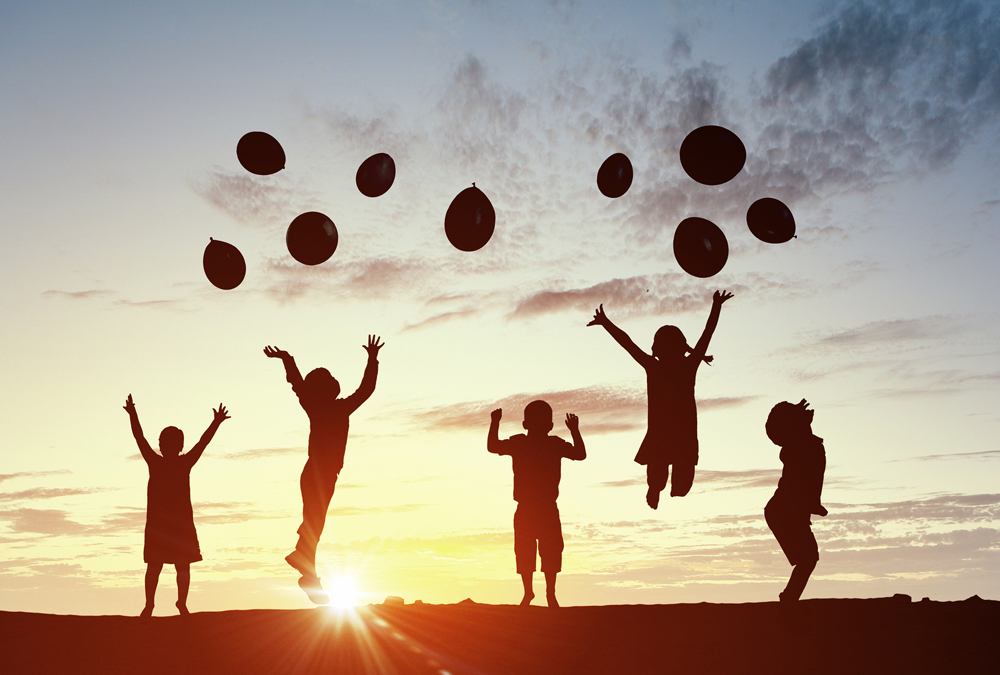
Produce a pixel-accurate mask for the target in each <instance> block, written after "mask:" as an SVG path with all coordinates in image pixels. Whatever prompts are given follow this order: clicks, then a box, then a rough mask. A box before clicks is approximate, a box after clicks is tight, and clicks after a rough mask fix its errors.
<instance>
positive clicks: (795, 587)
mask: <svg viewBox="0 0 1000 675" xmlns="http://www.w3.org/2000/svg"><path fill="white" fill-rule="evenodd" d="M816 562H817V561H815V560H812V561H810V562H800V563H799V564H798V565H796V566H795V567H793V568H792V576H791V577H789V579H788V585H787V586H785V590H784V592H782V593H781V594H779V595H778V598H779V599H780V600H781V601H782V602H795V601H796V600H798V599H799V598H801V597H802V591H804V590H805V589H806V583H807V582H808V581H809V575H810V574H812V572H813V570H814V569H816Z"/></svg>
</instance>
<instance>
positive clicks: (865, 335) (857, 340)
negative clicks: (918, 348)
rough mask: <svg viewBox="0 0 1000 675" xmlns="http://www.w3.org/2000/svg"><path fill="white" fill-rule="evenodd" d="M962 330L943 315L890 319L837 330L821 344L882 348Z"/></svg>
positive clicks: (949, 334) (822, 340) (947, 334)
mask: <svg viewBox="0 0 1000 675" xmlns="http://www.w3.org/2000/svg"><path fill="white" fill-rule="evenodd" d="M959 330H960V328H959V326H958V325H957V324H956V322H955V321H954V320H953V319H950V318H948V317H943V316H928V317H921V318H918V319H890V320H884V321H873V322H871V323H867V324H864V325H863V326H858V327H857V328H850V329H848V330H843V331H838V332H836V333H832V334H830V335H825V336H823V337H821V338H820V339H819V340H818V342H819V344H821V345H832V346H835V347H838V348H842V347H851V348H857V347H859V346H865V347H867V346H871V347H877V348H881V345H882V344H884V343H887V342H889V343H899V342H912V341H920V340H936V339H946V338H949V337H951V336H953V335H954V334H955V333H956V332H958V331H959Z"/></svg>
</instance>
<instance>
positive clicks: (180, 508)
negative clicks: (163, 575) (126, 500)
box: [125, 394, 229, 618]
mask: <svg viewBox="0 0 1000 675" xmlns="http://www.w3.org/2000/svg"><path fill="white" fill-rule="evenodd" d="M125 411H126V412H127V413H128V416H129V419H130V420H131V422H132V436H134V437H135V442H136V445H138V446H139V453H140V454H141V455H142V458H143V459H144V460H146V465H147V466H148V467H149V483H148V484H147V487H146V530H145V542H144V545H143V549H142V559H143V562H145V563H146V579H145V582H146V584H145V585H146V606H145V607H143V609H142V613H141V614H140V615H139V616H141V617H143V618H148V617H150V616H152V615H153V600H154V598H155V596H156V585H157V584H158V583H159V581H160V572H161V571H162V570H163V564H164V563H170V564H172V565H173V566H174V569H176V570H177V603H176V607H177V610H178V611H179V612H180V613H181V614H183V615H187V614H189V613H190V612H188V608H187V596H188V589H189V588H190V587H191V563H193V562H198V561H199V560H201V549H200V548H199V546H198V533H197V532H196V531H195V529H194V512H193V510H192V508H191V467H193V466H194V465H195V462H197V461H198V460H199V459H200V458H201V455H202V453H203V452H205V448H207V447H208V444H209V442H210V441H211V440H212V437H213V436H215V432H216V430H218V428H219V425H220V424H222V422H223V420H228V419H229V413H228V412H226V407H225V406H224V405H222V404H221V403H220V404H219V409H218V410H215V409H214V408H213V409H212V412H213V413H214V414H215V416H214V417H213V418H212V423H211V424H209V425H208V429H206V430H205V433H203V434H202V435H201V439H200V440H199V441H198V442H197V443H195V445H194V447H193V448H191V450H189V451H188V452H186V453H184V454H183V455H182V454H181V450H182V449H183V448H184V432H183V431H181V430H180V429H178V428H177V427H166V428H165V429H164V430H163V431H161V432H160V454H156V453H155V452H153V448H151V447H150V445H149V443H148V442H147V441H146V437H145V436H144V435H143V433H142V427H141V426H140V425H139V414H138V413H137V412H136V411H135V403H133V402H132V394H129V395H128V398H127V399H126V400H125Z"/></svg>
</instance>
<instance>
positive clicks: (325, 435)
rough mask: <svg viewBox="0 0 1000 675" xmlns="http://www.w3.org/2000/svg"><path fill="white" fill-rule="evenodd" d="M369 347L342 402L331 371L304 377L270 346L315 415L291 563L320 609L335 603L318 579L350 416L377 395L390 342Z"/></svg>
mask: <svg viewBox="0 0 1000 675" xmlns="http://www.w3.org/2000/svg"><path fill="white" fill-rule="evenodd" d="M363 346H364V349H365V350H366V351H367V352H368V364H367V365H366V366H365V374H364V376H363V377H362V378H361V385H360V386H359V387H358V390H357V391H355V392H354V393H353V394H351V395H350V396H347V397H346V398H337V397H338V396H340V383H339V382H337V380H336V379H335V378H334V377H333V376H332V375H331V374H330V371H328V370H327V369H326V368H316V369H315V370H313V371H311V372H310V373H309V374H308V375H306V376H305V378H303V377H302V375H301V374H299V369H298V367H297V366H296V365H295V359H294V358H292V356H291V354H289V353H288V352H286V351H282V350H280V349H278V348H277V347H271V346H267V347H264V354H266V355H267V356H268V357H270V358H272V359H281V361H282V363H283V364H284V366H285V377H286V378H287V379H288V382H289V384H291V385H292V391H294V392H295V394H296V396H298V397H299V404H301V405H302V409H303V410H305V411H306V415H308V416H309V458H308V459H307V460H306V465H305V467H304V468H303V469H302V476H301V477H300V479H299V487H300V489H301V490H302V524H301V525H299V529H298V534H299V539H298V542H296V544H295V550H294V551H292V552H291V553H290V554H288V555H287V556H286V557H285V562H287V563H288V564H289V565H291V566H292V567H294V568H295V569H296V570H297V571H298V572H299V574H301V575H302V576H301V577H300V578H299V587H300V588H301V589H302V590H304V591H305V592H306V595H308V596H309V599H310V600H312V601H313V602H314V603H316V604H319V605H322V604H326V603H327V602H329V598H328V597H327V595H326V593H325V592H324V591H323V585H322V583H321V582H320V579H319V577H318V576H317V575H316V546H317V545H318V544H319V538H320V535H322V534H323V528H324V526H325V525H326V512H327V509H329V508H330V499H332V498H333V491H334V488H335V487H336V486H337V476H338V475H339V474H340V470H341V469H342V468H343V467H344V453H345V451H346V450H347V432H348V427H349V418H350V416H351V413H353V412H354V411H355V410H357V409H358V408H359V407H360V406H361V404H362V403H364V402H365V401H367V400H368V397H370V396H371V395H372V393H373V392H374V391H375V380H376V379H377V378H378V350H379V349H381V348H382V347H383V346H384V344H383V343H380V342H379V338H378V336H374V335H369V336H368V344H367V345H363Z"/></svg>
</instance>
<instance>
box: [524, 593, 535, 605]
mask: <svg viewBox="0 0 1000 675" xmlns="http://www.w3.org/2000/svg"><path fill="white" fill-rule="evenodd" d="M534 599H535V594H534V593H532V592H531V591H525V593H524V597H523V598H521V607H527V606H528V605H530V604H531V601H532V600H534Z"/></svg>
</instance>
